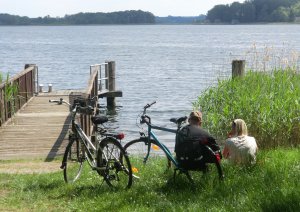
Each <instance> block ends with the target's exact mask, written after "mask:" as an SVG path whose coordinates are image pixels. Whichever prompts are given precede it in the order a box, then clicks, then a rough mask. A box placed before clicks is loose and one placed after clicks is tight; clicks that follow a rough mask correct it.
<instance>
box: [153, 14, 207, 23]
mask: <svg viewBox="0 0 300 212" xmlns="http://www.w3.org/2000/svg"><path fill="white" fill-rule="evenodd" d="M205 18H206V16H205V15H199V16H184V17H183V16H170V15H169V16H166V17H158V16H156V17H155V23H157V24H196V23H200V22H203V21H204V20H205Z"/></svg>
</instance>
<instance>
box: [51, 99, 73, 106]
mask: <svg viewBox="0 0 300 212" xmlns="http://www.w3.org/2000/svg"><path fill="white" fill-rule="evenodd" d="M49 102H53V103H57V104H59V105H61V104H62V103H65V104H67V105H69V106H71V104H70V103H69V102H67V101H65V100H63V98H60V99H59V100H51V99H49Z"/></svg>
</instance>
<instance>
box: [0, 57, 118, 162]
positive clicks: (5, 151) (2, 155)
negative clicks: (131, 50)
mask: <svg viewBox="0 0 300 212" xmlns="http://www.w3.org/2000/svg"><path fill="white" fill-rule="evenodd" d="M103 66H104V67H105V68H104V76H103V77H102V74H101V67H103ZM37 71H38V68H37V66H36V65H26V66H25V70H24V71H23V72H22V73H21V74H20V75H18V76H17V77H14V78H13V79H11V80H10V82H9V83H10V84H17V85H18V86H17V87H18V92H17V94H16V95H15V98H13V99H11V100H8V99H6V98H5V93H6V91H5V89H7V88H8V86H7V83H6V84H1V85H0V100H1V102H0V160H14V159H36V158H38V159H43V160H45V161H51V160H53V159H54V158H55V157H57V156H61V155H62V154H63V152H64V150H65V147H66V145H67V143H68V131H69V128H70V124H71V117H70V115H69V107H68V106H67V105H57V104H50V103H49V99H56V100H58V99H60V98H63V99H65V100H67V101H69V102H70V103H72V102H73V100H74V99H75V98H76V97H79V96H80V97H84V98H92V97H94V96H96V97H97V98H98V97H99V98H103V97H106V98H107V106H108V107H114V106H115V97H121V96H122V92H121V91H116V90H115V82H114V80H115V63H114V62H113V61H108V62H105V63H103V64H98V65H92V66H91V67H90V79H89V81H88V86H87V88H86V89H84V90H76V91H74V90H66V91H52V88H51V90H50V89H49V91H51V92H38V91H42V88H39V86H38V79H37V76H38V74H37ZM103 87H104V88H103ZM20 96H22V98H21V100H20V99H19V98H18V97H20ZM13 112H15V113H14V114H13ZM79 119H80V122H81V126H82V129H83V130H84V131H85V132H86V134H87V135H90V132H91V121H90V116H87V115H80V117H79Z"/></svg>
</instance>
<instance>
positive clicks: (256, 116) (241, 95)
mask: <svg viewBox="0 0 300 212" xmlns="http://www.w3.org/2000/svg"><path fill="white" fill-rule="evenodd" d="M299 104H300V75H299V74H297V73H295V71H294V70H293V69H290V68H287V69H285V70H275V71H273V72H272V73H266V72H252V71H249V72H248V73H247V74H246V76H245V77H243V78H236V79H227V80H223V81H219V82H218V85H217V86H216V87H211V88H208V89H207V90H205V91H204V92H203V93H202V94H201V95H200V96H199V97H198V100H197V101H196V102H194V107H197V108H199V107H201V108H202V111H203V114H204V117H203V119H204V123H203V124H204V127H205V128H207V129H208V130H209V131H210V132H211V133H212V134H214V135H215V136H216V137H217V138H218V139H219V140H220V141H224V140H225V139H226V136H227V132H228V131H229V130H230V126H231V124H230V123H231V122H232V120H233V119H236V118H242V119H244V120H245V121H246V123H247V125H248V131H249V134H250V135H252V136H254V137H255V138H256V139H257V142H258V145H259V147H260V148H274V147H278V146H297V145H299V144H300V118H298V117H300V105H299Z"/></svg>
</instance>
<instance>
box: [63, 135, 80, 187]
mask: <svg viewBox="0 0 300 212" xmlns="http://www.w3.org/2000/svg"><path fill="white" fill-rule="evenodd" d="M84 160H85V157H84V154H83V148H82V146H81V143H80V141H79V140H77V139H74V140H70V142H69V144H68V145H67V147H66V151H65V154H64V158H63V165H62V168H63V172H64V180H65V182H66V183H73V182H75V181H76V180H77V179H78V178H79V177H80V174H81V171H82V167H83V162H84Z"/></svg>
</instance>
